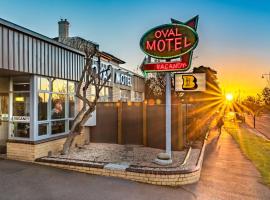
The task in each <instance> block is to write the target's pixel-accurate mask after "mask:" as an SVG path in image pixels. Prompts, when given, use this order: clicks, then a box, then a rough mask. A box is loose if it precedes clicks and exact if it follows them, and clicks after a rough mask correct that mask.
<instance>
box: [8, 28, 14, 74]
mask: <svg viewBox="0 0 270 200" xmlns="http://www.w3.org/2000/svg"><path fill="white" fill-rule="evenodd" d="M13 33H14V32H13V31H12V30H9V31H8V65H9V69H11V70H14V62H13V58H14V41H13V39H14V36H13Z"/></svg>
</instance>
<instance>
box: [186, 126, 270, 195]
mask: <svg viewBox="0 0 270 200" xmlns="http://www.w3.org/2000/svg"><path fill="white" fill-rule="evenodd" d="M222 131H223V132H222V134H221V136H220V138H219V139H217V138H215V139H213V140H211V141H209V144H208V146H207V150H206V157H205V160H204V164H203V170H202V174H201V180H200V182H199V183H197V184H194V185H189V186H185V187H184V188H186V189H188V190H190V191H192V192H193V193H194V194H195V195H196V197H197V199H200V200H201V199H202V200H214V199H224V200H230V199H232V200H237V199H243V200H249V199H265V200H269V199H270V189H269V188H268V187H266V186H265V185H263V184H262V183H261V177H260V174H259V172H258V171H257V170H256V168H255V167H254V166H253V164H252V163H251V162H250V161H249V160H247V159H246V158H245V157H244V155H243V154H242V153H241V151H240V149H239V148H238V146H237V144H236V143H235V141H234V140H233V138H232V137H231V136H230V135H229V134H228V133H227V132H225V130H222ZM211 134H212V137H213V134H216V133H215V132H212V133H211ZM210 137H211V135H210ZM269 159H270V158H269Z"/></svg>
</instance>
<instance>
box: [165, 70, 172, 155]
mask: <svg viewBox="0 0 270 200" xmlns="http://www.w3.org/2000/svg"><path fill="white" fill-rule="evenodd" d="M171 109H172V107H171V73H170V72H166V153H167V154H168V155H169V157H170V159H171V157H172V141H171V116H172V114H171Z"/></svg>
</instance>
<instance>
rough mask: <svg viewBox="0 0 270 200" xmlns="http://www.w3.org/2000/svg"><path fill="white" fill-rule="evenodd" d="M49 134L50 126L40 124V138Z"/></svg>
mask: <svg viewBox="0 0 270 200" xmlns="http://www.w3.org/2000/svg"><path fill="white" fill-rule="evenodd" d="M47 133H48V124H47V123H45V124H39V125H38V136H42V135H47Z"/></svg>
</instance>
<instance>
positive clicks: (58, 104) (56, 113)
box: [51, 93, 66, 119]
mask: <svg viewBox="0 0 270 200" xmlns="http://www.w3.org/2000/svg"><path fill="white" fill-rule="evenodd" d="M65 103H66V95H64V94H54V93H53V94H52V98H51V105H52V107H51V109H52V110H51V118H52V119H63V118H65Z"/></svg>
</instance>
